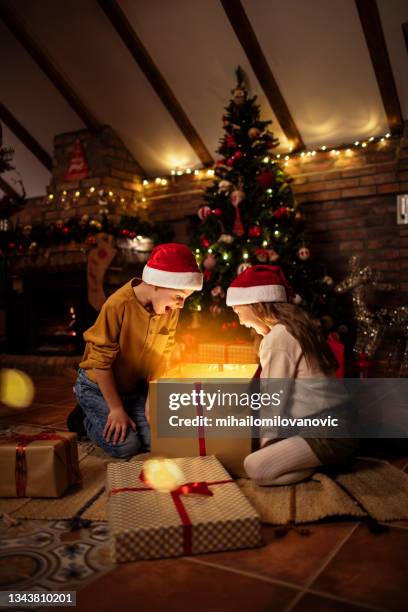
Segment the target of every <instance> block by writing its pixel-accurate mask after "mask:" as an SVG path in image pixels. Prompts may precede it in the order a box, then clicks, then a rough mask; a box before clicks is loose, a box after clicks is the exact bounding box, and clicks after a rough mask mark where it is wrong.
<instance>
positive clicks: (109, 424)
mask: <svg viewBox="0 0 408 612" xmlns="http://www.w3.org/2000/svg"><path fill="white" fill-rule="evenodd" d="M128 426H129V427H130V428H131V429H132V430H133V431H136V425H135V423H134V421H132V419H131V418H130V416H129V415H128V413H127V412H126V410H124V409H123V408H113V409H111V410H110V412H109V414H108V418H107V419H106V425H105V429H104V430H103V437H104V438H105V440H106V441H107V442H109V441H110V440H111V439H112V442H113V444H117V443H118V442H124V441H125V438H126V433H127V428H128ZM112 436H113V437H112Z"/></svg>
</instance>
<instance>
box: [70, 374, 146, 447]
mask: <svg viewBox="0 0 408 612" xmlns="http://www.w3.org/2000/svg"><path fill="white" fill-rule="evenodd" d="M147 390H148V387H147V383H146V384H145V385H144V384H143V385H141V387H140V390H139V391H137V392H135V393H133V394H130V395H121V399H122V402H123V407H124V409H125V410H126V412H127V413H128V415H129V416H130V418H131V419H132V420H133V421H134V422H135V424H136V431H133V430H132V429H131V428H130V427H128V430H127V433H126V438H125V440H124V442H117V444H114V443H113V442H112V441H109V442H107V441H106V440H105V438H104V437H103V430H104V428H105V425H106V420H107V418H108V414H109V407H108V404H107V403H106V401H105V398H104V397H103V395H102V392H101V390H100V388H99V385H98V383H96V382H94V381H93V380H90V379H89V378H88V377H87V375H86V374H85V371H84V370H83V369H82V368H79V369H78V377H77V379H76V381H75V385H74V387H73V391H74V393H75V395H76V398H77V400H78V404H79V405H80V406H81V408H82V410H83V411H84V413H85V419H84V427H85V429H86V432H87V434H88V437H89V439H90V440H92V442H95V444H97V445H98V446H99V447H100V448H102V449H103V450H104V451H105V452H107V453H109V455H111V456H112V457H120V458H122V459H127V458H129V457H133V455H137V454H138V453H141V452H145V451H148V450H150V426H149V423H148V422H147V419H146V415H145V403H146V397H147Z"/></svg>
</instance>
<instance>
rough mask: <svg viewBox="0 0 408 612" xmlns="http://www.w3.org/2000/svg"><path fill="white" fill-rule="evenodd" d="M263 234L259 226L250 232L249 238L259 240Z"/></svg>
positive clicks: (255, 226)
mask: <svg viewBox="0 0 408 612" xmlns="http://www.w3.org/2000/svg"><path fill="white" fill-rule="evenodd" d="M261 234H262V229H261V228H260V227H259V225H254V226H253V227H251V228H250V229H249V231H248V236H250V237H251V238H258V237H259V236H260V235H261Z"/></svg>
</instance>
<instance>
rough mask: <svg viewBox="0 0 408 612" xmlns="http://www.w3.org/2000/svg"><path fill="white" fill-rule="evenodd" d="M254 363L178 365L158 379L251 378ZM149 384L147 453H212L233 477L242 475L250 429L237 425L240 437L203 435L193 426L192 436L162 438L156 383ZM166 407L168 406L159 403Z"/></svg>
mask: <svg viewBox="0 0 408 612" xmlns="http://www.w3.org/2000/svg"><path fill="white" fill-rule="evenodd" d="M257 369H258V365H257V364H201V363H199V364H193V363H191V364H181V365H179V366H177V367H176V368H173V369H171V370H168V371H167V372H166V373H165V374H164V375H163V376H162V377H161V378H162V379H163V378H164V379H174V380H180V381H182V380H183V379H186V380H198V381H200V380H205V379H207V380H214V379H229V380H232V379H234V380H239V379H241V380H243V379H245V380H248V381H250V380H252V379H253V378H254V376H255V374H256V372H257ZM158 384H160V382H157V381H152V382H151V383H150V402H149V403H150V432H151V433H150V435H151V443H150V449H151V454H152V455H156V456H160V457H180V456H183V457H196V456H206V455H215V456H216V457H217V458H218V459H219V460H220V461H221V463H222V464H223V466H224V467H225V468H226V469H227V470H228V472H229V473H230V474H231V475H232V476H234V477H245V476H246V473H245V470H244V465H243V462H244V459H245V457H246V456H247V455H249V454H250V453H251V452H252V450H253V449H254V448H255V447H254V442H255V441H253V439H252V431H251V428H250V427H249V426H248V427H247V428H241V434H240V436H241V437H233V436H231V437H212V436H209V435H206V432H205V427H201V426H200V427H197V435H196V436H192V437H184V436H183V437H165V436H162V435H159V423H158V420H159V419H158V411H159V410H160V406H159V400H158V397H159V394H158V389H157V385H158ZM161 409H162V410H168V406H162V407H161Z"/></svg>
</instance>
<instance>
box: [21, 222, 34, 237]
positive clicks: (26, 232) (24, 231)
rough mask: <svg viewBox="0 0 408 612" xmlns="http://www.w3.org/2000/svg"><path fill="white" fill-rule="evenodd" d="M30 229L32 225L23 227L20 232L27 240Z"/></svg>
mask: <svg viewBox="0 0 408 612" xmlns="http://www.w3.org/2000/svg"><path fill="white" fill-rule="evenodd" d="M32 229H33V226H32V225H25V226H24V227H23V231H22V234H23V236H25V237H26V238H28V236H29V235H30V234H31V231H32Z"/></svg>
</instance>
